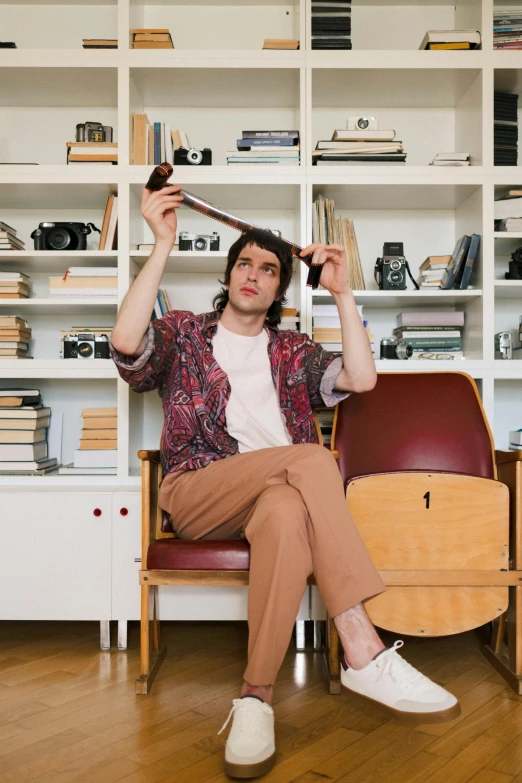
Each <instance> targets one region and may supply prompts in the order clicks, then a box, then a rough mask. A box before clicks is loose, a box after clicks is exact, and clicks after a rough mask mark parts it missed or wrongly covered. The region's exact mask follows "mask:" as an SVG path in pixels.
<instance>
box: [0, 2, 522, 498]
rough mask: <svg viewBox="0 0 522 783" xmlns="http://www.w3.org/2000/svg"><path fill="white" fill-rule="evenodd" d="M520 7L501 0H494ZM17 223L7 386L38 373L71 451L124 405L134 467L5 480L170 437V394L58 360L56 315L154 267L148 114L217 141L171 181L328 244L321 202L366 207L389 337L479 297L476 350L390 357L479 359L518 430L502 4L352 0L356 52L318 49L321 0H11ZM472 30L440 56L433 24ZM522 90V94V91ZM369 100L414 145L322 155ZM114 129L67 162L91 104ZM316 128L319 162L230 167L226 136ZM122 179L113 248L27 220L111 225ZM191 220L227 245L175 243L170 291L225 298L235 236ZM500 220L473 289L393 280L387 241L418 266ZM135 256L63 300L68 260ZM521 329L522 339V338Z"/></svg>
mask: <svg viewBox="0 0 522 783" xmlns="http://www.w3.org/2000/svg"><path fill="white" fill-rule="evenodd" d="M497 5H498V7H501V6H509V5H510V3H509V2H508V3H506V2H504V3H501V4H500V3H499V4H497V3H495V7H497ZM0 12H1V14H2V39H3V40H15V41H16V42H17V44H18V49H16V50H0V161H2V162H3V163H10V164H16V163H17V162H18V163H21V162H23V161H27V162H34V163H38V164H39V165H38V166H21V165H9V166H7V165H5V166H4V165H0V219H3V220H5V222H7V223H9V224H11V225H14V227H15V228H17V229H18V231H19V234H20V236H21V237H22V239H24V241H25V243H26V250H25V251H24V252H21V253H12V254H7V253H1V254H0V268H1V269H6V270H20V271H24V272H26V273H27V274H29V275H30V276H31V278H32V280H33V286H34V288H33V297H32V298H31V299H29V300H27V301H24V300H21V301H14V302H13V301H12V300H0V314H3V313H9V314H13V313H18V314H21V315H22V316H23V317H26V318H27V320H28V321H29V323H30V325H31V327H32V328H33V338H34V340H33V355H34V357H35V358H34V359H33V360H32V361H26V362H20V361H16V362H15V361H13V362H2V363H1V364H0V382H1V383H2V384H8V385H13V386H15V385H16V384H18V383H20V382H22V381H24V380H25V379H31V383H37V382H38V383H39V384H40V386H41V388H42V392H43V396H44V401H45V403H46V404H48V405H51V407H53V406H54V407H55V408H56V410H59V411H60V412H63V414H64V431H65V429H66V430H67V435H66V436H65V437H64V455H63V456H64V459H63V461H64V462H66V461H70V455H71V454H72V447H73V444H74V442H75V439H77V438H78V437H79V430H78V427H79V426H80V412H81V409H82V408H84V407H87V406H89V407H92V406H94V405H97V404H98V403H99V404H100V405H116V406H117V407H118V415H119V422H118V430H119V431H118V436H119V447H118V474H117V476H116V477H99V478H92V477H88V476H86V477H81V478H78V477H70V476H63V477H58V476H53V475H52V474H51V475H49V476H46V477H42V478H33V477H23V478H18V477H17V478H16V479H15V478H13V477H8V476H3V477H0V486H3V487H4V488H6V487H10V486H12V487H16V486H20V485H21V486H27V487H29V486H46V487H53V486H57V487H63V488H67V487H70V488H73V489H74V487H77V486H78V487H80V486H85V485H86V484H87V485H91V486H97V485H99V486H100V487H103V486H107V485H108V484H109V483H110V482H111V481H112V483H115V482H117V483H118V485H122V486H128V487H131V488H132V487H137V486H138V485H139V475H138V468H139V465H138V461H137V457H136V451H137V449H139V448H156V447H157V445H158V440H159V434H160V429H161V423H162V411H161V405H160V400H159V398H158V396H157V395H156V394H148V395H139V394H135V393H134V392H132V391H131V390H130V389H129V387H128V386H127V384H125V383H124V382H123V381H121V380H120V379H119V376H118V374H117V372H116V369H115V367H114V366H113V364H112V363H111V362H110V361H108V362H105V361H103V360H96V361H81V360H80V361H78V360H70V361H68V362H65V361H63V360H61V359H59V354H58V350H59V333H60V330H61V329H65V328H69V327H70V326H72V325H74V324H75V323H80V322H81V323H82V324H85V325H87V324H92V325H94V324H102V325H103V324H112V323H114V320H115V318H116V315H117V308H118V304H119V303H121V301H122V299H123V297H124V296H125V293H126V291H127V290H128V286H129V285H130V284H131V283H132V281H133V280H134V279H135V276H136V275H137V274H138V272H139V270H140V269H141V268H142V266H143V264H144V263H145V261H146V259H147V257H148V253H147V252H146V251H138V250H137V249H136V248H137V245H138V243H146V242H151V241H152V235H151V233H150V231H149V229H148V227H147V226H146V224H145V222H144V221H143V219H142V218H141V215H140V211H139V204H140V198H141V188H142V186H143V184H144V182H145V181H146V179H147V177H148V175H149V173H150V167H142V166H134V165H130V136H131V128H130V122H131V116H132V113H133V112H139V111H145V112H146V113H147V115H148V116H149V118H150V120H151V121H154V120H156V121H159V120H161V121H164V122H166V123H168V124H170V126H171V127H172V128H181V129H183V130H185V131H186V132H187V134H188V137H189V140H190V141H191V143H192V144H193V145H194V146H197V147H204V146H209V147H210V148H211V149H212V152H213V165H212V166H209V167H201V168H200V167H198V168H196V167H194V168H193V167H191V166H187V167H183V168H181V167H180V168H178V170H177V171H176V174H175V177H174V179H175V181H176V182H178V183H180V184H181V185H182V186H183V187H184V188H185V189H187V190H189V191H191V192H193V193H195V194H197V195H200V196H202V197H203V198H206V199H208V200H209V201H211V202H213V203H215V204H218V205H219V206H222V207H223V208H225V209H229V210H230V211H233V212H237V213H238V214H239V215H241V216H244V217H246V218H248V219H249V220H251V221H253V222H254V223H256V224H258V225H260V226H265V227H273V228H279V229H280V230H282V232H283V235H286V236H288V237H289V238H295V239H296V241H298V242H299V243H300V244H302V245H305V244H308V243H309V242H310V241H311V238H312V228H311V225H312V224H311V215H312V203H313V199H314V198H316V196H317V195H318V194H320V193H321V194H322V195H324V196H325V197H326V198H334V199H335V205H336V212H337V214H338V215H343V216H346V217H350V218H351V219H353V220H354V223H355V229H356V234H357V240H358V244H359V250H360V254H361V260H362V265H363V271H364V276H365V280H366V290H364V291H358V292H356V300H357V303H358V304H362V305H363V308H364V311H363V312H364V317H365V318H367V319H368V321H369V323H370V326H371V328H372V331H373V332H374V334H375V344H376V350H377V351H378V349H379V342H380V339H381V337H383V336H386V335H388V334H390V332H391V330H392V328H393V327H394V326H395V323H396V320H395V319H396V316H397V313H399V312H400V311H401V310H404V309H406V308H417V307H430V308H436V307H447V306H450V307H454V308H456V309H457V310H464V312H465V313H466V330H465V335H466V337H465V351H466V355H467V359H466V360H465V361H462V362H452V361H447V362H446V361H444V362H436V363H435V362H426V363H424V362H422V363H421V362H412V361H409V362H399V361H397V362H382V361H380V360H379V359H378V360H377V368H378V370H379V371H383V372H386V371H390V370H394V371H397V370H398V369H399V370H401V371H404V372H414V371H418V370H426V371H429V372H431V371H438V370H439V371H440V370H445V369H450V370H456V371H465V372H469V373H470V374H471V375H472V376H473V377H474V378H475V379H476V380H477V382H478V383H479V387H480V390H481V394H482V399H483V403H484V406H485V409H486V413H487V415H488V418H489V421H490V424H491V426H492V429H493V433H494V436H495V442H496V445H497V446H498V447H499V448H505V447H506V445H507V434H508V431H509V429H514V428H517V427H518V426H522V402H521V400H522V395H521V391H522V364H519V362H518V361H516V360H514V361H511V362H507V361H499V360H495V358H494V349H493V338H494V334H495V332H496V331H499V330H501V329H508V330H510V331H512V332H513V334H516V332H517V331H518V317H519V315H522V282H519V281H507V280H505V277H504V274H505V272H506V271H507V268H508V266H507V264H508V261H509V259H510V256H511V253H512V252H513V251H514V250H515V249H516V248H517V247H518V246H521V245H522V234H501V233H495V232H494V230H493V202H494V198H495V193H497V194H498V192H499V191H500V189H506V188H508V187H512V186H519V187H520V186H522V176H520V173H519V170H518V167H493V91H494V89H506V90H514V91H516V90H520V93H521V94H522V52H517V51H510V52H501V51H493V49H492V23H493V0H433V2H429V1H428V2H421V1H420V0H417V2H415V0H353V2H352V42H353V47H354V48H353V50H352V51H346V52H324V51H311V47H310V35H311V24H310V18H311V14H310V0H296V2H291V1H290V0H286V2H285V1H283V0H259V1H257V0H237V1H236V0H222V1H221V2H220V1H219V0H201V1H199V0H198V1H196V2H187V0H185V2H182V1H179V2H178V1H177V0H151V1H150V2H149V0H112V1H111V0H65V1H63V0H60V2H58V0H55V2H53V1H52V0H47V1H46V2H43V1H41V2H38V0H31V2H24V1H22V2H20V0H17V1H16V2H15V0H11V2H5V0H0ZM156 26H158V27H168V28H169V29H170V30H171V33H172V36H173V40H174V45H175V47H176V48H175V49H174V50H159V51H151V50H143V51H134V50H131V49H130V48H129V30H130V29H131V28H133V27H156ZM458 27H466V28H467V27H469V28H473V29H479V30H481V32H482V40H483V46H482V49H480V50H477V51H472V52H424V51H419V49H418V47H419V45H420V42H421V40H422V38H423V36H424V33H425V32H426V30H427V29H429V28H458ZM102 36H105V37H111V38H118V39H119V48H118V49H117V50H95V51H84V50H83V49H82V48H81V38H83V37H86V38H94V37H102ZM265 37H271V38H277V37H296V38H299V39H300V41H301V48H300V49H299V50H298V51H281V52H277V51H266V52H265V51H262V50H261V45H262V40H263V38H265ZM521 105H522V104H521ZM359 113H369V114H374V115H376V116H377V117H378V119H379V122H380V126H381V127H390V128H394V129H395V130H396V137H397V138H398V139H401V140H402V141H403V143H404V147H405V150H406V152H407V153H408V158H407V164H406V165H405V166H396V167H394V166H382V167H381V166H379V167H366V168H365V167H359V166H358V167H353V168H349V167H312V165H311V151H312V149H314V147H315V144H316V142H317V141H318V140H319V139H320V138H324V139H329V138H330V137H331V133H332V131H333V129H334V128H335V127H344V125H345V122H346V119H347V118H348V116H349V115H351V114H359ZM86 120H97V121H100V122H102V123H103V124H106V125H112V126H113V128H114V134H115V139H117V141H118V145H119V164H118V166H113V167H100V168H96V167H93V166H85V167H81V168H80V167H74V168H73V167H67V166H66V165H65V160H66V157H65V143H66V142H67V141H71V140H73V139H74V132H75V126H76V124H77V123H78V122H85V121H86ZM275 126H280V127H295V128H299V130H300V136H301V156H302V157H301V165H300V166H298V167H290V166H288V167H285V166H248V167H232V166H227V165H226V160H225V153H226V151H227V150H229V149H234V147H235V140H236V138H238V137H239V136H240V134H241V131H242V130H243V129H246V128H252V129H254V128H257V127H259V128H263V127H264V128H269V127H272V128H273V127H275ZM452 149H465V150H468V151H469V152H470V153H471V155H472V160H473V165H472V166H470V167H469V168H437V167H433V166H429V162H430V160H431V159H432V158H433V156H434V155H435V154H436V153H437V152H440V151H450V150H452ZM109 193H115V194H116V193H117V194H118V196H119V230H118V233H119V246H118V250H117V251H102V252H100V251H98V250H97V245H98V234H91V235H90V236H89V237H88V246H87V250H86V251H80V252H76V253H51V252H36V251H34V250H33V242H32V240H31V239H30V233H31V231H32V230H33V229H34V228H36V227H37V226H38V223H39V222H41V221H43V220H78V221H81V222H85V223H87V222H90V221H92V222H93V223H95V224H96V225H98V226H99V227H101V220H102V216H103V210H104V206H105V200H106V197H107V195H108V194H109ZM178 218H179V228H180V230H188V231H196V232H198V233H209V234H211V233H212V232H213V231H218V233H219V234H220V239H221V245H220V250H219V251H217V252H215V253H198V252H193V253H188V252H185V253H182V252H178V251H173V252H172V254H171V256H170V258H169V260H168V263H167V268H166V272H165V276H164V279H163V282H162V287H163V288H166V289H167V291H168V293H169V295H170V298H171V301H172V304H173V307H175V308H188V309H191V310H193V311H195V312H202V311H206V310H208V309H210V307H211V300H212V297H213V296H214V295H215V294H216V293H217V291H218V290H219V287H220V285H219V282H218V280H219V278H220V277H221V276H222V274H223V271H224V266H225V262H226V252H227V249H228V247H229V245H230V244H231V242H233V241H234V240H235V239H236V238H237V236H238V234H237V232H234V231H232V230H230V229H227V228H225V227H223V226H221V225H218V224H217V223H215V222H214V221H212V220H209V219H206V218H204V217H203V216H201V215H199V214H197V213H195V212H193V211H191V210H185V209H182V210H180V212H179V213H178ZM470 232H476V233H480V234H481V235H482V243H481V253H480V259H479V263H478V265H477V268H476V270H475V271H474V274H473V279H472V288H470V289H468V290H466V291H425V290H423V291H418V292H417V291H414V290H413V287H412V284H411V283H409V284H408V289H407V290H406V291H402V292H390V293H388V292H384V291H379V290H378V288H377V285H376V283H375V281H374V279H373V266H374V263H375V259H376V258H377V256H379V255H381V254H382V245H383V242H384V241H390V240H394V241H395V240H401V241H403V242H404V248H405V254H406V257H407V258H408V261H409V263H410V267H411V271H412V274H413V276H414V277H415V278H416V277H417V274H418V268H419V265H420V264H421V263H422V261H423V260H424V259H425V257H426V256H427V255H429V254H442V253H450V252H451V251H452V249H453V247H454V244H455V241H456V239H457V238H458V237H459V236H461V235H462V234H463V233H470ZM115 263H117V265H118V275H119V283H118V299H117V300H103V301H100V300H99V299H89V300H85V301H83V302H81V303H80V302H77V301H74V300H72V301H71V300H62V301H55V300H54V299H52V300H51V299H50V297H49V294H48V284H47V279H48V277H49V275H57V274H60V273H61V272H62V271H63V272H65V270H66V269H67V267H68V266H70V265H77V266H81V265H88V266H105V265H113V264H115ZM305 281H306V269H305V268H304V266H301V268H300V267H299V264H298V263H296V273H295V275H294V280H293V282H292V285H291V288H290V290H289V295H288V298H289V304H290V306H294V307H297V308H298V309H299V310H300V313H301V328H302V330H303V331H308V333H311V328H312V320H311V319H312V316H311V308H312V305H313V303H314V302H328V301H331V300H330V297H329V296H328V294H327V292H325V291H321V290H318V291H315V292H312V291H311V289H308V288H307V287H306V284H305ZM515 342H516V341H515Z"/></svg>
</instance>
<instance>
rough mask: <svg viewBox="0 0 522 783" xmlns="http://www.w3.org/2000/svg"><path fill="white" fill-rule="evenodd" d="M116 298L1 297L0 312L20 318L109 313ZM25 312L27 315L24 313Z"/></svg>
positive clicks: (115, 302)
mask: <svg viewBox="0 0 522 783" xmlns="http://www.w3.org/2000/svg"><path fill="white" fill-rule="evenodd" d="M117 306H118V300H117V299H114V298H112V297H110V298H109V297H107V301H101V300H100V299H94V298H91V297H82V298H81V299H80V297H78V300H76V299H72V298H67V299H66V298H65V297H63V301H62V300H60V301H59V302H55V301H54V299H53V300H52V301H51V300H50V298H49V297H47V298H38V299H36V298H35V299H1V298H0V313H1V314H2V315H3V314H6V315H12V314H13V311H18V312H16V313H15V314H16V315H19V316H20V317H21V318H25V317H27V318H29V317H30V316H32V315H51V314H58V315H76V316H79V314H81V313H82V312H83V313H88V314H89V315H91V314H92V315H109V314H111V313H112V312H115V311H116V308H117ZM24 313H27V316H26V315H24Z"/></svg>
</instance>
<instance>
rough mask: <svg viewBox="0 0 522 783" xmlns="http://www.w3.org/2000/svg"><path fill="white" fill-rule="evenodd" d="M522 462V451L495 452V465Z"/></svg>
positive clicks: (497, 450)
mask: <svg viewBox="0 0 522 783" xmlns="http://www.w3.org/2000/svg"><path fill="white" fill-rule="evenodd" d="M520 461H522V451H501V450H499V449H496V450H495V462H496V464H497V465H504V464H505V463H506V462H520Z"/></svg>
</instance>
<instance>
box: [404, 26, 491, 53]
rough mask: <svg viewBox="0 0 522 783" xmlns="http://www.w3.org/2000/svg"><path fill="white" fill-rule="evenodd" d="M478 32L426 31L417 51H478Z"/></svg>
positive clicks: (479, 38)
mask: <svg viewBox="0 0 522 783" xmlns="http://www.w3.org/2000/svg"><path fill="white" fill-rule="evenodd" d="M480 43H481V37H480V32H479V30H428V32H427V33H426V35H425V36H424V38H423V39H422V43H421V45H420V46H419V49H432V50H435V51H436V50H441V51H447V50H448V49H480Z"/></svg>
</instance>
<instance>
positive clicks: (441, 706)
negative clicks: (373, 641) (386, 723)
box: [341, 641, 460, 723]
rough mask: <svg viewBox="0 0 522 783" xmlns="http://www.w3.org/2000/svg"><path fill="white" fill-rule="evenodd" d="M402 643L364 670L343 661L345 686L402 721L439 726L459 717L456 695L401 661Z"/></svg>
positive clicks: (384, 652) (388, 650)
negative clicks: (350, 666)
mask: <svg viewBox="0 0 522 783" xmlns="http://www.w3.org/2000/svg"><path fill="white" fill-rule="evenodd" d="M403 644H404V642H403V641H397V642H395V644H394V645H393V647H391V648H390V649H387V650H384V651H383V652H382V653H379V655H378V656H377V657H376V658H374V659H373V661H370V663H369V664H368V665H367V666H365V667H364V669H350V668H349V667H348V666H347V665H346V663H345V661H344V660H343V661H342V666H341V684H342V686H343V687H344V688H346V689H347V690H349V691H351V692H352V693H356V694H358V695H359V696H363V697H364V698H366V699H369V700H370V701H373V702H375V703H376V704H379V705H380V706H384V707H385V708H386V709H387V710H388V711H389V712H391V713H392V714H393V716H394V717H396V718H400V719H401V720H410V721H416V722H417V723H439V722H442V721H445V720H451V719H452V718H456V717H457V715H460V704H459V702H458V699H457V698H456V697H455V696H453V694H451V693H449V692H448V691H446V690H444V688H441V687H440V685H437V684H436V683H434V682H432V681H431V680H429V679H428V678H427V677H425V676H424V674H421V673H420V672H419V671H417V669H414V668H413V666H411V665H410V664H409V663H408V662H407V661H405V660H404V658H401V656H400V655H399V653H398V652H397V650H399V649H400V648H401V647H402V646H403Z"/></svg>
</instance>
